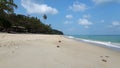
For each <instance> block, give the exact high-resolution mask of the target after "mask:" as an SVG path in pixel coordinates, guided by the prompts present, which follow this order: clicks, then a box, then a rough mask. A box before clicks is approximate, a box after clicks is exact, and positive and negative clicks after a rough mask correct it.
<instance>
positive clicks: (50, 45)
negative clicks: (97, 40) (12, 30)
mask: <svg viewBox="0 0 120 68" xmlns="http://www.w3.org/2000/svg"><path fill="white" fill-rule="evenodd" d="M0 68H120V52H117V51H114V50H110V49H107V48H104V47H99V46H96V45H92V44H88V43H83V42H78V41H75V40H72V39H68V38H65V37H63V36H59V35H39V34H7V33H1V34H0Z"/></svg>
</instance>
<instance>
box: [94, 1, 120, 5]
mask: <svg viewBox="0 0 120 68" xmlns="http://www.w3.org/2000/svg"><path fill="white" fill-rule="evenodd" d="M92 1H93V2H94V3H95V4H96V5H100V4H105V3H112V2H116V3H118V2H120V0H92Z"/></svg>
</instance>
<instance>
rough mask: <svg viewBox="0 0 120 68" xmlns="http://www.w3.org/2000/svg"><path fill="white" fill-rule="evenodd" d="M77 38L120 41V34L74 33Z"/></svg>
mask: <svg viewBox="0 0 120 68" xmlns="http://www.w3.org/2000/svg"><path fill="white" fill-rule="evenodd" d="M72 36H73V37H75V38H82V39H88V40H94V41H102V42H112V43H120V35H72Z"/></svg>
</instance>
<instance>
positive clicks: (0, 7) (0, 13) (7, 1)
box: [0, 0, 17, 17]
mask: <svg viewBox="0 0 120 68" xmlns="http://www.w3.org/2000/svg"><path fill="white" fill-rule="evenodd" d="M14 8H17V5H16V4H15V3H14V2H13V0H0V17H5V15H6V14H11V13H13V12H14Z"/></svg>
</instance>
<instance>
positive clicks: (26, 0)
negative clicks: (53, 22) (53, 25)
mask: <svg viewBox="0 0 120 68" xmlns="http://www.w3.org/2000/svg"><path fill="white" fill-rule="evenodd" d="M21 5H22V6H23V7H24V8H25V9H26V10H27V13H29V14H57V13H58V10H57V9H55V8H53V7H51V6H48V5H47V4H37V3H34V2H32V1H31V0H21Z"/></svg>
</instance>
